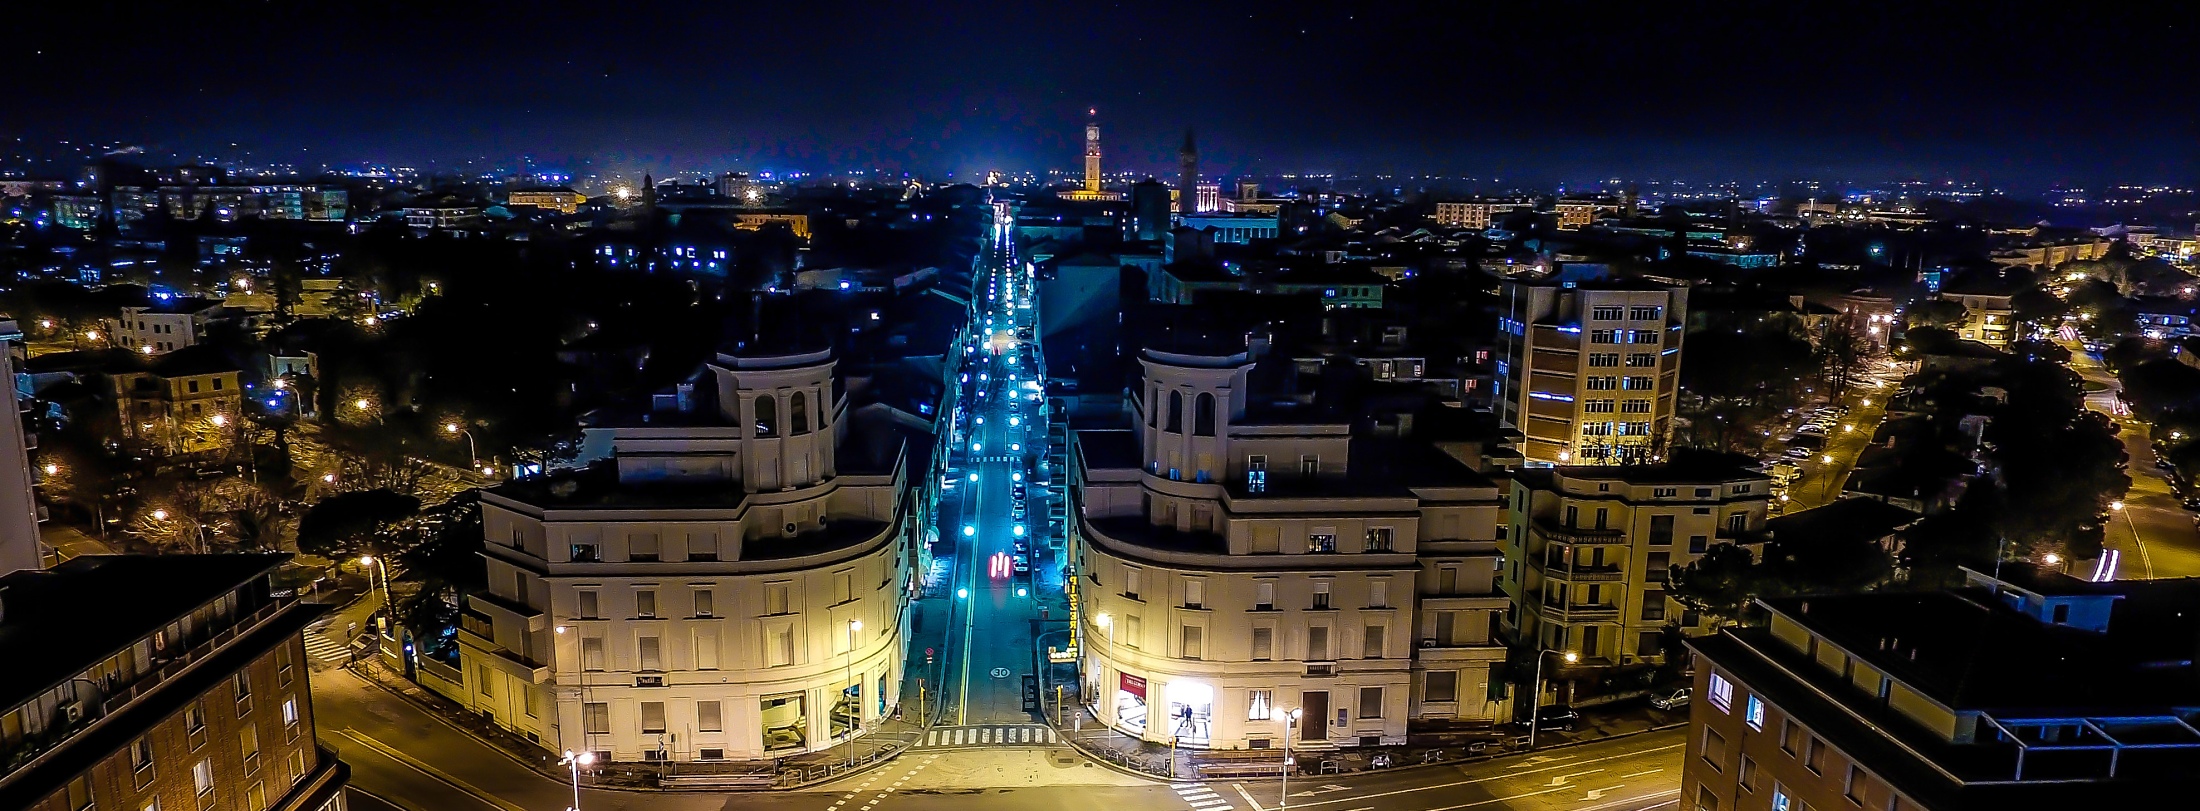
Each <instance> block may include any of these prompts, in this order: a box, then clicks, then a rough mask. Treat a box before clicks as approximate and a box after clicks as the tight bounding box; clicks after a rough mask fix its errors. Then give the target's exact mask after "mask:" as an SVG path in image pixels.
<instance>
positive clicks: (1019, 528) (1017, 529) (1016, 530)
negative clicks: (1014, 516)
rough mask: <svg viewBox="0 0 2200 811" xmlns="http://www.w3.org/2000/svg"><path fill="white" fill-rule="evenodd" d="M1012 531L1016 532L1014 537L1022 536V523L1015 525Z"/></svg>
mask: <svg viewBox="0 0 2200 811" xmlns="http://www.w3.org/2000/svg"><path fill="white" fill-rule="evenodd" d="M1014 531H1015V533H1016V537H1018V538H1021V537H1024V525H1022V524H1017V525H1016V529H1015V530H1014Z"/></svg>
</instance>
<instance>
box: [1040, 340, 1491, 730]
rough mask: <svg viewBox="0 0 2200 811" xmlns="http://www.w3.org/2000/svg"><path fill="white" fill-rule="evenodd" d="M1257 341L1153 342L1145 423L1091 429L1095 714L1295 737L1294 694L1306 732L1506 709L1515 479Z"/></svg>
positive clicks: (1079, 552) (1087, 477)
mask: <svg viewBox="0 0 2200 811" xmlns="http://www.w3.org/2000/svg"><path fill="white" fill-rule="evenodd" d="M1251 343H1252V345H1253V346H1254V347H1255V349H1254V350H1252V351H1244V350H1242V349H1239V350H1238V351H1230V347H1229V346H1228V345H1225V346H1223V347H1222V348H1221V349H1220V350H1219V351H1218V350H1216V349H1208V350H1206V351H1203V352H1199V353H1187V352H1170V351H1161V350H1157V349H1148V350H1146V351H1145V352H1144V353H1143V354H1142V356H1141V357H1140V364H1141V366H1142V368H1143V377H1142V383H1141V385H1140V386H1139V387H1138V388H1137V389H1136V391H1135V393H1134V394H1133V396H1132V397H1131V399H1130V401H1129V409H1130V411H1131V415H1130V416H1131V417H1132V427H1131V428H1129V429H1128V430H1120V429H1118V430H1081V431H1077V432H1076V437H1075V440H1074V446H1075V447H1074V453H1075V454H1076V457H1075V459H1074V461H1073V462H1072V463H1071V464H1072V466H1073V469H1074V476H1075V478H1074V481H1073V490H1072V494H1073V495H1072V498H1073V506H1072V509H1073V511H1074V513H1075V516H1076V517H1075V519H1074V526H1072V527H1071V531H1070V535H1071V537H1070V543H1071V556H1072V557H1071V559H1072V562H1073V565H1074V566H1075V583H1074V585H1073V587H1074V589H1075V593H1076V596H1077V601H1078V605H1077V614H1078V615H1077V617H1076V620H1075V621H1076V627H1077V629H1078V634H1079V637H1080V639H1081V642H1080V649H1081V654H1082V656H1083V661H1082V677H1083V679H1084V685H1083V695H1084V697H1085V700H1086V702H1087V703H1088V707H1089V709H1091V711H1092V712H1093V713H1094V714H1095V715H1096V717H1098V718H1100V719H1101V720H1102V721H1104V722H1105V723H1107V724H1109V725H1110V726H1112V727H1114V728H1115V729H1117V730H1120V731H1122V732H1124V733H1126V734H1129V735H1134V736H1138V737H1141V738H1143V739H1145V740H1149V741H1156V742H1172V741H1173V742H1175V743H1177V744H1178V745H1182V746H1189V747H1209V748H1217V749H1237V748H1267V747H1280V746H1281V745H1282V743H1281V741H1282V739H1283V737H1284V736H1285V735H1286V734H1287V728H1286V718H1287V715H1288V713H1289V712H1290V711H1291V710H1293V709H1299V710H1303V713H1304V715H1303V718H1302V720H1301V722H1300V723H1299V725H1298V727H1297V729H1296V730H1293V731H1292V732H1293V733H1294V734H1295V737H1294V738H1293V740H1292V743H1291V745H1292V746H1293V747H1294V748H1296V747H1307V748H1324V747H1328V746H1333V745H1342V746H1350V745H1374V744H1398V743H1403V742H1404V740H1405V736H1406V733H1407V730H1408V728H1409V726H1410V725H1412V724H1413V723H1415V722H1417V721H1421V720H1431V721H1442V722H1453V721H1461V720H1464V721H1487V720H1493V719H1500V718H1503V717H1505V716H1506V714H1507V713H1508V712H1509V709H1510V703H1509V700H1508V698H1507V697H1506V695H1505V689H1504V685H1503V680H1502V678H1497V679H1493V678H1492V677H1493V674H1495V673H1497V672H1498V669H1499V667H1500V666H1501V664H1502V661H1503V659H1504V658H1505V651H1504V649H1503V648H1502V647H1500V646H1499V645H1498V643H1497V642H1496V640H1495V638H1494V635H1493V633H1494V630H1495V627H1496V619H1497V616H1498V614H1499V613H1500V612H1502V610H1503V609H1504V607H1505V600H1504V598H1503V596H1502V595H1501V594H1500V593H1499V592H1498V591H1497V589H1496V586H1495V584H1494V576H1495V573H1496V570H1497V551H1496V544H1497V541H1496V536H1497V527H1498V525H1499V523H1500V521H1501V518H1500V517H1499V516H1500V514H1501V512H1502V502H1501V500H1500V498H1499V491H1498V488H1497V485H1496V484H1495V483H1494V482H1492V481H1491V480H1490V479H1488V478H1486V477H1485V476H1483V475H1482V474H1480V473H1478V472H1477V471H1476V470H1475V469H1473V468H1472V467H1471V466H1469V465H1468V464H1466V463H1465V462H1463V461H1461V459H1459V458H1455V457H1454V456H1453V455H1450V454H1448V453H1446V452H1445V451H1444V450H1443V449H1441V448H1439V447H1438V446H1437V445H1436V444H1435V443H1432V442H1429V441H1425V440H1421V439H1418V438H1415V437H1413V436H1410V435H1402V434H1401V433H1400V432H1397V431H1391V432H1389V433H1387V434H1385V433H1378V432H1377V431H1376V430H1374V429H1373V428H1372V421H1371V420H1369V419H1366V418H1364V416H1363V415H1361V414H1357V413H1355V412H1353V411H1351V410H1348V409H1346V408H1344V407H1342V406H1341V404H1342V403H1346V402H1351V401H1353V400H1354V398H1350V397H1346V396H1344V395H1345V394H1346V392H1342V391H1332V390H1329V389H1328V388H1326V387H1325V386H1322V385H1313V384H1314V382H1315V381H1317V380H1319V381H1323V382H1327V381H1331V380H1334V379H1335V378H1336V377H1338V376H1336V375H1327V376H1325V375H1322V374H1320V373H1319V369H1318V367H1319V366H1320V361H1318V360H1302V359H1294V358H1290V357H1285V356H1284V354H1283V353H1282V352H1280V351H1274V350H1270V349H1268V348H1267V346H1266V343H1265V341H1254V342H1251ZM1238 346H1239V347H1242V346H1244V344H1239V345H1238ZM1302 387H1309V388H1310V389H1311V390H1309V391H1305V392H1302V391H1301V389H1302Z"/></svg>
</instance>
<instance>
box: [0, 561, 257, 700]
mask: <svg viewBox="0 0 2200 811" xmlns="http://www.w3.org/2000/svg"><path fill="white" fill-rule="evenodd" d="M289 559H290V556H289V555H282V554H242V555H161V556H143V555H91V556H85V557H79V558H74V559H71V560H69V561H68V562H66V563H63V564H61V565H59V566H56V567H54V568H52V569H47V570H44V571H20V572H14V573H11V574H9V575H7V576H6V577H0V610H4V612H5V613H4V619H0V659H6V660H7V661H8V662H9V663H10V664H9V666H8V667H6V668H0V706H4V707H14V706H17V705H19V704H22V703H23V702H25V701H29V700H31V699H33V698H36V697H37V696H39V695H40V694H43V693H45V692H46V691H48V690H51V689H53V688H54V687H55V686H57V685H59V684H61V683H62V682H65V681H68V680H69V679H71V678H75V677H76V676H77V675H78V674H81V673H83V672H84V670H85V668H88V667H90V666H92V665H94V664H97V663H99V662H101V661H104V660H106V659H107V658H108V657H110V656H113V655H115V654H116V653H118V652H120V651H122V650H125V649H127V648H129V647H130V646H132V645H134V644H136V643H137V641H138V640H140V639H144V638H145V637H147V636H150V635H151V634H152V633H153V632H154V631H157V630H159V629H161V628H164V627H166V626H167V625H168V624H169V623H171V622H174V621H175V620H176V619H177V618H178V617H182V616H184V615H186V614H189V613H191V611H192V610H193V609H196V608H198V607H199V606H202V605H205V604H207V603H209V602H213V601H214V600H216V599H219V598H220V597H221V596H222V595H224V594H228V593H229V592H232V591H235V590H237V589H238V588H239V587H241V586H244V585H245V584H247V583H250V582H252V581H253V580H256V579H259V578H262V577H265V576H266V575H267V574H268V573H269V572H272V571H274V570H275V568H276V567H277V566H281V565H282V564H283V562H284V561H286V560H289Z"/></svg>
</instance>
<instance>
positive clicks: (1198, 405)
mask: <svg viewBox="0 0 2200 811" xmlns="http://www.w3.org/2000/svg"><path fill="white" fill-rule="evenodd" d="M1194 403H1195V405H1194V407H1193V411H1192V433H1193V434H1196V435H1198V436H1214V435H1215V396H1214V395H1212V394H1208V393H1206V392H1201V393H1200V395H1199V397H1198V398H1197V399H1196V400H1195V401H1194Z"/></svg>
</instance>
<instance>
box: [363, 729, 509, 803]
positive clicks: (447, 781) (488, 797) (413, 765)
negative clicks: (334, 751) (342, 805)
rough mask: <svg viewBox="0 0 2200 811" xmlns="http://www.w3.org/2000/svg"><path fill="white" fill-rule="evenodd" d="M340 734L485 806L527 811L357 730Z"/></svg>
mask: <svg viewBox="0 0 2200 811" xmlns="http://www.w3.org/2000/svg"><path fill="white" fill-rule="evenodd" d="M339 733H340V734H342V735H343V736H344V737H347V738H350V739H352V740H354V741H357V742H358V743H359V744H360V745H362V746H365V747H367V748H368V749H372V750H374V751H375V752H376V753H377V754H380V755H382V756H383V757H386V758H389V759H391V760H394V761H396V762H397V764H398V765H400V766H404V767H405V768H408V769H411V770H413V771H416V772H419V773H421V774H422V775H424V776H426V777H428V778H429V779H432V780H435V781H436V782H439V783H442V784H444V785H447V786H450V787H451V788H454V789H457V790H459V791H460V792H462V793H464V794H466V795H468V796H471V797H473V798H474V799H476V800H479V801H481V802H482V803H483V804H485V805H488V806H491V807H494V808H501V809H503V810H504V811H526V809H523V808H521V807H519V806H517V805H513V804H512V803H509V802H506V801H504V800H502V799H499V798H497V797H496V796H495V795H492V794H490V793H488V792H486V791H482V790H481V789H478V788H475V787H474V786H473V785H472V784H470V783H467V782H465V781H463V780H460V779H458V778H456V777H452V776H450V775H448V774H444V773H443V772H442V771H440V770H438V769H436V768H435V767H433V766H429V765H428V764H426V763H424V762H422V761H420V760H418V759H416V758H414V757H413V756H411V755H408V754H405V753H404V752H402V751H399V750H397V749H396V748H394V747H391V746H390V745H388V744H385V743H383V742H381V741H378V740H375V739H373V738H370V737H368V736H367V735H366V734H364V733H361V732H360V731H359V730H357V729H353V728H351V727H345V728H343V729H342V730H339Z"/></svg>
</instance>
